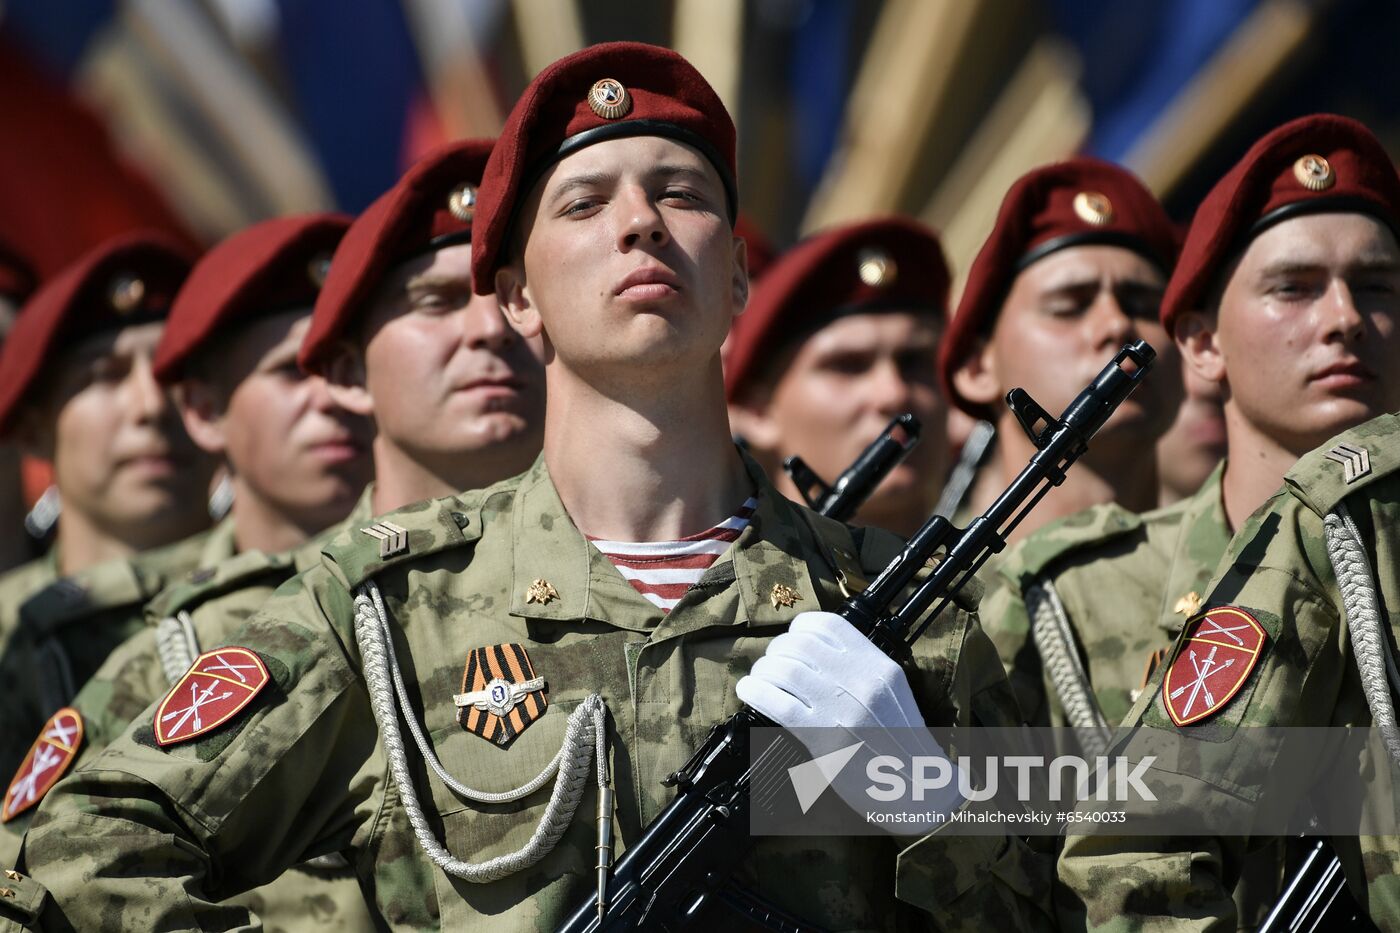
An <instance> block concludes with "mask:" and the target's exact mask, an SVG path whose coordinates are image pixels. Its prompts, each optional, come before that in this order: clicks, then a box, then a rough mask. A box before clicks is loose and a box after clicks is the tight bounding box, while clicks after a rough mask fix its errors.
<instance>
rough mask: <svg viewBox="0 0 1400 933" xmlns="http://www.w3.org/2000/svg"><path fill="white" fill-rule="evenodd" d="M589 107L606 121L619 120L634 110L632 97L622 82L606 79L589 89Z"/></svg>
mask: <svg viewBox="0 0 1400 933" xmlns="http://www.w3.org/2000/svg"><path fill="white" fill-rule="evenodd" d="M588 106H589V107H590V108H591V109H592V110H593V112H594V113H596V114H597V115H598V116H600V117H602V118H603V119H604V120H617V119H619V118H621V117H625V116H627V113H628V111H630V110H631V109H632V95H630V94H628V93H627V88H625V87H623V86H622V82H621V81H615V80H613V79H612V78H604V79H603V80H601V81H597V82H595V83H594V84H593V87H591V88H589V90H588Z"/></svg>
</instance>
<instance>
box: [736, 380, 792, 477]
mask: <svg viewBox="0 0 1400 933" xmlns="http://www.w3.org/2000/svg"><path fill="white" fill-rule="evenodd" d="M729 431H730V433H731V434H737V435H738V436H740V437H742V438H743V439H744V440H745V441H746V442H747V443H748V445H749V449H750V451H752V452H753V454H754V457H755V458H756V459H757V460H758V461H759V462H760V463H762V464H763V465H764V468H765V469H766V468H767V467H768V465H769V461H770V460H772V461H774V462H776V457H777V451H778V445H779V444H780V443H781V442H782V436H783V429H782V426H781V425H779V424H778V420H777V419H776V418H773V417H771V416H770V415H769V414H768V393H767V392H763V393H757V392H743V393H741V394H740V396H739V397H738V398H736V399H735V400H734V401H733V402H730V403H729Z"/></svg>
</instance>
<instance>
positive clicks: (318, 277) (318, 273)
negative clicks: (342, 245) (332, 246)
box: [306, 253, 331, 288]
mask: <svg viewBox="0 0 1400 933" xmlns="http://www.w3.org/2000/svg"><path fill="white" fill-rule="evenodd" d="M330 271H331V254H330V253H317V254H316V255H315V256H314V257H312V259H311V261H310V262H308V263H307V264H306V275H307V277H308V278H309V279H311V284H312V285H315V286H316V287H317V288H320V287H321V286H322V285H325V284H326V276H327V275H329V274H330Z"/></svg>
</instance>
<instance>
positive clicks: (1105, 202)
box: [1074, 191, 1113, 227]
mask: <svg viewBox="0 0 1400 933" xmlns="http://www.w3.org/2000/svg"><path fill="white" fill-rule="evenodd" d="M1074 213H1075V216H1077V217H1078V218H1079V219H1080V220H1082V221H1084V222H1085V223H1086V224H1089V225H1090V226H1093V227H1102V226H1103V225H1105V224H1110V223H1112V222H1113V202H1112V201H1110V200H1109V199H1108V195H1105V194H1100V193H1099V192H1097V191H1081V192H1079V193H1078V194H1076V195H1075V196H1074Z"/></svg>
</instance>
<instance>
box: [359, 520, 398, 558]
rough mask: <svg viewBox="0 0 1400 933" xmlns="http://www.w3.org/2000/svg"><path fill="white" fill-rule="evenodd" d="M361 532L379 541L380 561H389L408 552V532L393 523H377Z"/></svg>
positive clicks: (362, 529)
mask: <svg viewBox="0 0 1400 933" xmlns="http://www.w3.org/2000/svg"><path fill="white" fill-rule="evenodd" d="M360 531H362V532H363V533H365V534H367V535H369V536H370V537H371V538H376V539H378V541H379V559H380V560H387V559H388V558H390V557H393V556H394V555H396V554H402V553H404V552H405V551H407V550H408V532H407V531H405V530H404V529H402V528H400V527H399V526H398V525H395V524H394V523H393V522H376V523H375V524H373V525H370V526H369V527H368V528H361V529H360Z"/></svg>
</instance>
